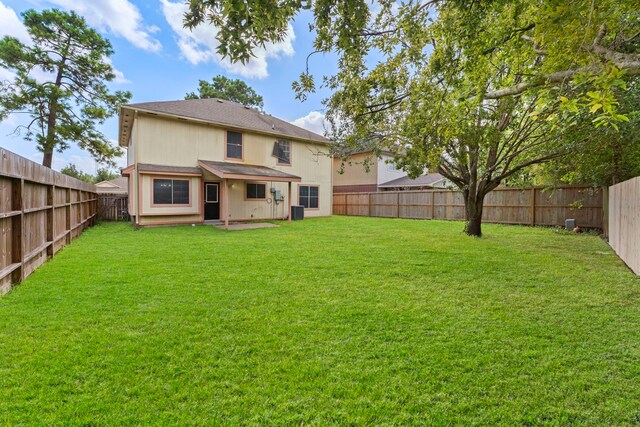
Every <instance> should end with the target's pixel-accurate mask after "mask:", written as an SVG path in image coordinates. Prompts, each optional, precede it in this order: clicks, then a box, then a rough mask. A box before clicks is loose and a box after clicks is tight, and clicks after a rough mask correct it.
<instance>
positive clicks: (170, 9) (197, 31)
mask: <svg viewBox="0 0 640 427" xmlns="http://www.w3.org/2000/svg"><path fill="white" fill-rule="evenodd" d="M160 1H161V3H162V11H163V13H164V16H165V18H166V20H167V22H168V23H169V25H170V26H171V28H172V29H173V31H174V32H175V33H176V36H177V40H176V42H177V44H178V47H179V48H180V52H181V53H182V56H183V57H184V58H185V59H186V60H187V61H189V62H190V63H192V64H194V65H197V64H200V63H207V62H212V63H216V64H219V65H220V66H222V67H223V68H224V69H225V70H227V71H228V72H230V73H233V74H238V75H240V76H242V77H246V78H258V79H262V78H265V77H267V76H269V70H268V60H269V59H278V58H280V57H282V56H292V55H293V54H294V49H293V41H294V40H295V34H294V32H293V27H292V26H291V25H289V26H288V28H287V35H286V37H285V39H284V40H283V41H282V42H280V43H269V44H267V46H266V47H265V48H256V49H255V50H254V51H253V54H254V55H255V57H253V58H251V59H250V60H249V61H248V62H247V63H246V64H242V63H239V62H238V63H231V61H229V59H222V57H221V56H220V55H219V54H218V53H217V52H216V49H217V47H218V45H219V43H218V41H217V40H216V34H217V33H218V31H217V29H216V28H215V27H213V26H212V25H211V24H203V25H199V26H198V27H196V28H194V29H193V30H188V29H186V28H184V26H183V23H182V19H183V16H184V13H185V12H186V11H187V5H186V4H185V3H184V2H175V3H174V2H171V1H170V0H160Z"/></svg>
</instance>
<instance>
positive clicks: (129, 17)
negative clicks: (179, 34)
mask: <svg viewBox="0 0 640 427" xmlns="http://www.w3.org/2000/svg"><path fill="white" fill-rule="evenodd" d="M48 2H49V3H52V4H54V5H56V6H60V7H62V8H64V9H66V10H73V11H75V12H76V13H77V14H79V15H82V16H83V17H84V18H85V19H86V20H87V22H88V23H89V25H91V26H94V27H97V28H98V29H100V30H101V31H109V32H111V33H113V34H115V35H116V36H119V37H122V38H124V39H126V40H128V41H129V42H130V43H131V44H133V45H134V46H136V47H138V48H140V49H144V50H148V51H151V52H158V51H159V50H160V49H161V48H162V45H161V44H160V42H159V41H158V40H156V39H155V38H153V37H151V34H152V33H155V32H156V31H157V27H153V26H151V27H145V26H144V25H143V23H142V15H141V14H140V11H139V10H138V8H137V7H136V6H135V5H133V3H131V2H130V1H129V0H90V1H87V0H48Z"/></svg>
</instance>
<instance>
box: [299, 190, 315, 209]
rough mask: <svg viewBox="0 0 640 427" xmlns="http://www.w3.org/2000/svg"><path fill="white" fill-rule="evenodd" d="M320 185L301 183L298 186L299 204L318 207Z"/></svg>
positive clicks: (310, 207)
mask: <svg viewBox="0 0 640 427" xmlns="http://www.w3.org/2000/svg"><path fill="white" fill-rule="evenodd" d="M318 199H319V187H318V186H317V185H301V186H300V187H298V204H299V205H302V206H304V208H305V209H318V207H319V206H320V205H319V203H318Z"/></svg>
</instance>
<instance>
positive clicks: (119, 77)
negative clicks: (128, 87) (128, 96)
mask: <svg viewBox="0 0 640 427" xmlns="http://www.w3.org/2000/svg"><path fill="white" fill-rule="evenodd" d="M103 60H104V62H106V63H107V64H109V65H111V68H113V74H115V75H116V77H115V78H114V79H113V82H114V83H119V84H125V83H131V80H127V78H126V77H125V76H124V73H123V72H122V71H120V70H118V69H117V68H116V67H115V66H114V65H113V61H112V60H111V58H109V57H108V56H105V57H104V58H103Z"/></svg>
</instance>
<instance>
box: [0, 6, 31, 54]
mask: <svg viewBox="0 0 640 427" xmlns="http://www.w3.org/2000/svg"><path fill="white" fill-rule="evenodd" d="M4 36H11V37H15V38H17V39H18V40H20V41H21V42H22V43H25V44H31V36H30V35H29V33H28V32H27V29H26V28H25V26H24V25H22V21H21V20H20V18H18V15H17V14H16V12H15V11H14V10H13V9H11V8H10V7H8V6H5V5H4V4H2V2H1V1H0V37H4Z"/></svg>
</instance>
